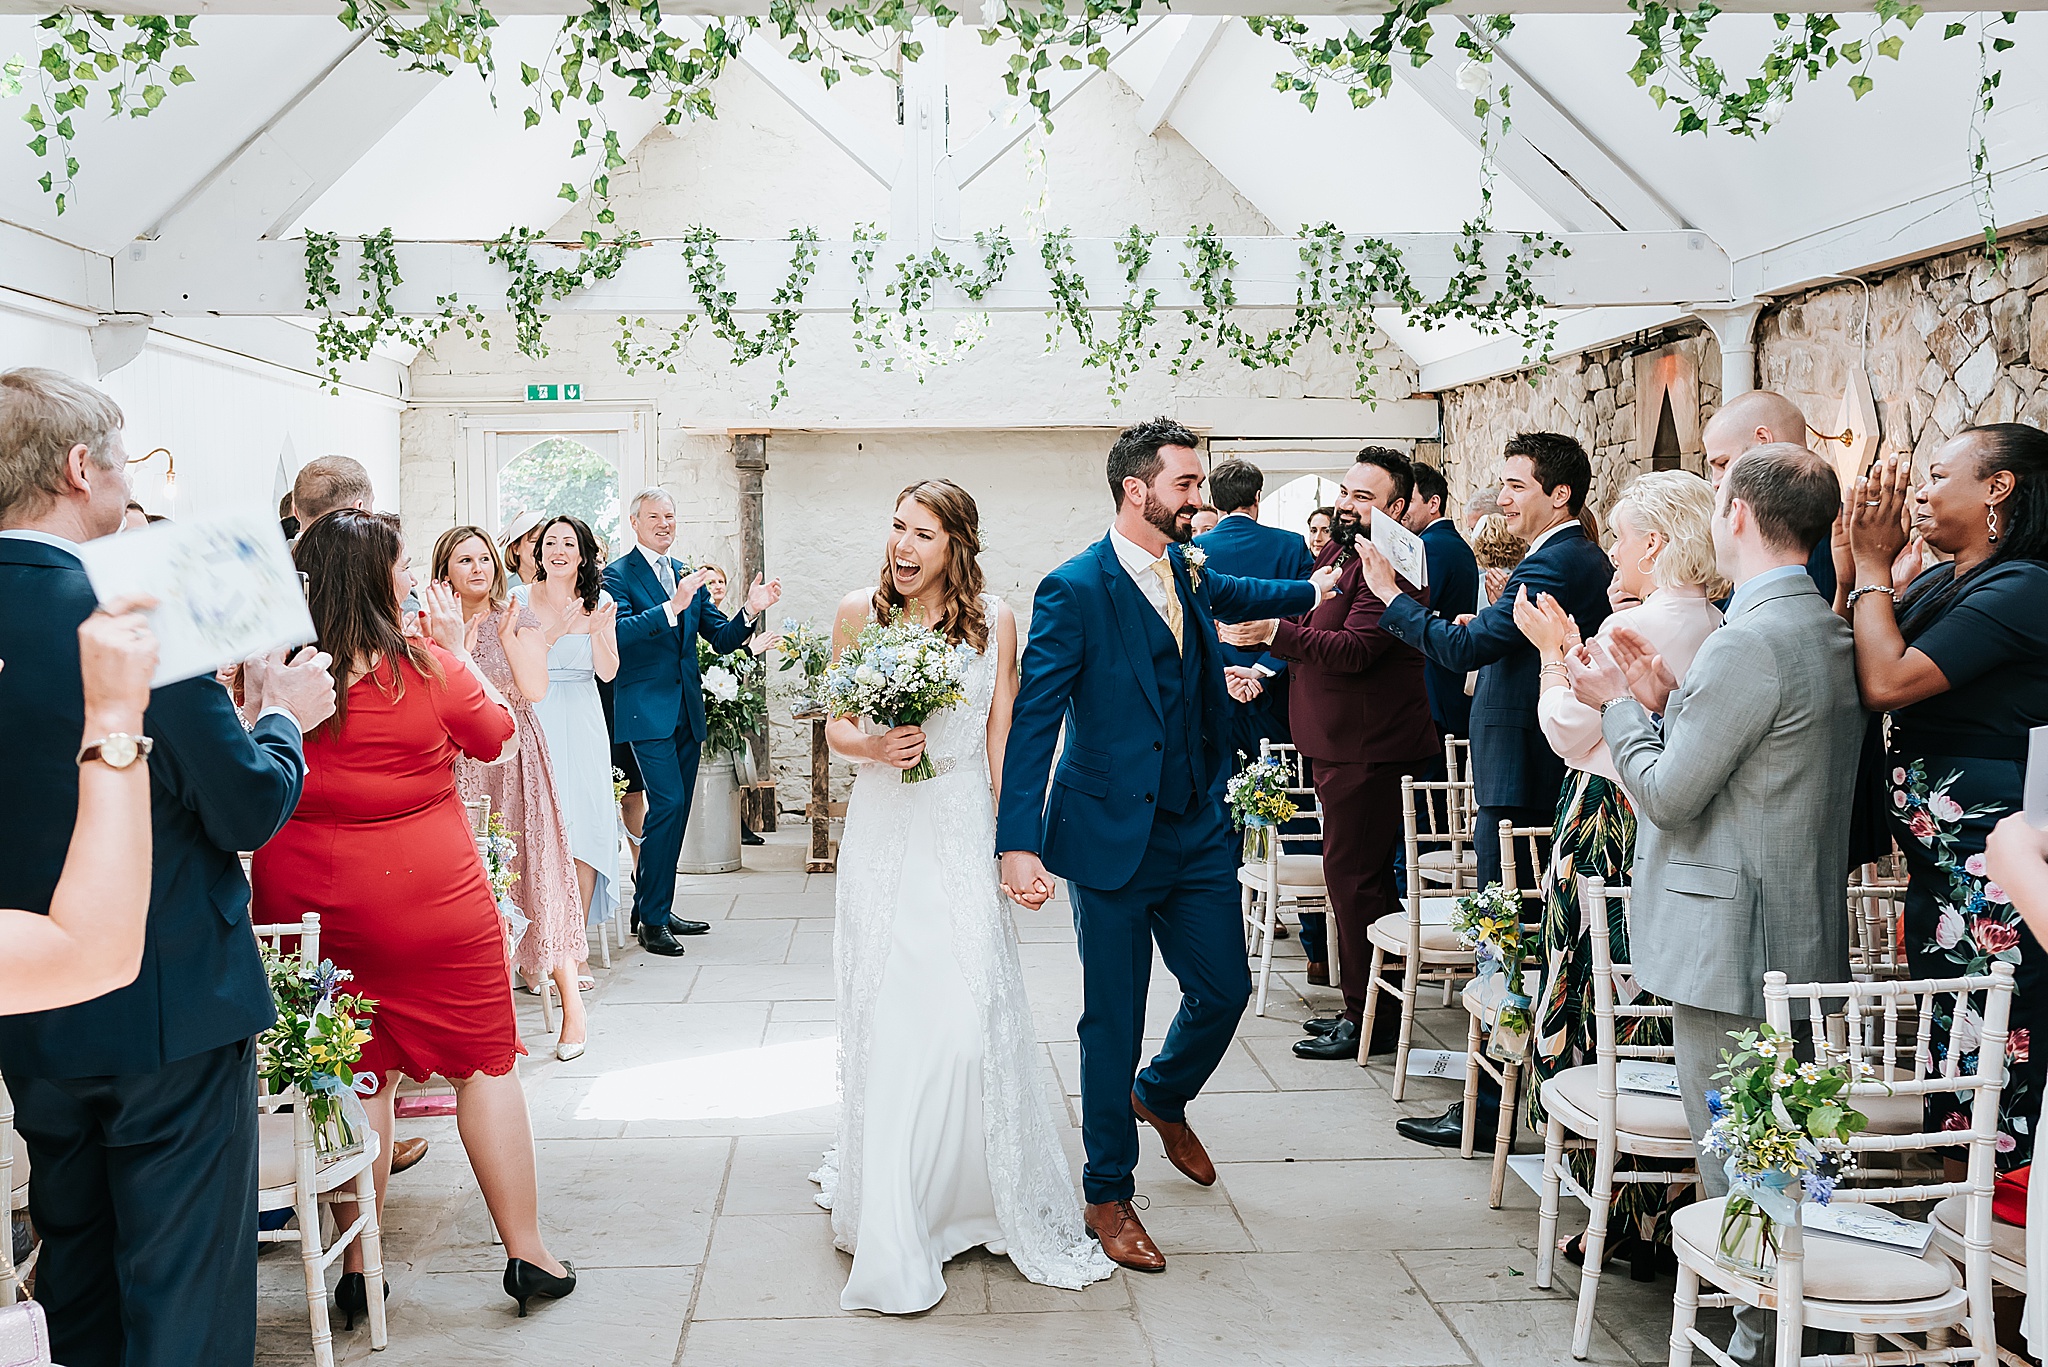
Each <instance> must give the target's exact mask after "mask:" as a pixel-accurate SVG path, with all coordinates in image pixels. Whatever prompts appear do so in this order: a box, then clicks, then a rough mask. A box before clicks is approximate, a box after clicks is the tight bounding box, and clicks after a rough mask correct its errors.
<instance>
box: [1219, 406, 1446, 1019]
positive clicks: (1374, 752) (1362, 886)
mask: <svg viewBox="0 0 2048 1367" xmlns="http://www.w3.org/2000/svg"><path fill="white" fill-rule="evenodd" d="M1414 489H1415V476H1414V473H1413V467H1412V466H1411V465H1410V463H1409V460H1408V457H1406V456H1404V455H1402V454H1401V453H1400V452H1399V451H1391V450H1388V449H1387V448H1385V447H1381V446H1368V447H1366V448H1365V449H1364V450H1362V451H1360V452H1359V453H1358V460H1357V462H1356V463H1355V464H1353V465H1352V467H1351V469H1350V470H1349V471H1347V472H1346V473H1345V476H1344V482H1343V486H1342V487H1341V488H1340V489H1339V490H1338V493H1337V504H1336V518H1335V526H1333V527H1332V529H1331V532H1332V536H1331V540H1330V544H1329V545H1327V546H1325V547H1324V548H1323V550H1322V553H1321V554H1320V555H1319V556H1317V557H1316V566H1317V568H1319V569H1320V568H1321V567H1322V566H1324V565H1333V564H1334V565H1337V566H1339V567H1340V568H1341V569H1342V570H1343V573H1342V575H1341V576H1340V577H1339V578H1338V580H1337V591H1336V594H1335V596H1333V597H1330V598H1326V599H1324V600H1323V602H1322V604H1321V605H1320V606H1319V607H1317V608H1315V609H1314V610H1313V611H1311V612H1310V613H1308V615H1307V616H1305V617H1299V618H1295V619H1292V620H1289V621H1266V622H1246V623H1243V624H1242V625H1240V626H1237V627H1224V628H1222V633H1223V635H1224V637H1225V639H1226V640H1232V641H1233V644H1238V645H1252V644H1254V643H1265V644H1266V647H1267V649H1269V650H1270V651H1271V652H1272V653H1273V654H1274V655H1277V656H1279V657H1280V658H1281V659H1283V660H1288V661H1292V662H1295V666H1294V670H1293V674H1294V690H1293V693H1292V694H1291V696H1290V699H1289V708H1290V714H1291V719H1292V722H1293V727H1294V743H1295V745H1297V746H1299V747H1300V749H1301V752H1302V753H1303V754H1305V755H1307V756H1308V757H1309V758H1310V759H1312V760H1314V761H1315V785H1316V796H1317V798H1318V799H1319V801H1320V802H1321V804H1322V808H1323V880H1324V883H1325V884H1326V886H1327V887H1328V889H1329V894H1330V910H1331V912H1332V913H1333V914H1334V915H1335V916H1336V918H1337V933H1338V956H1339V957H1338V962H1339V964H1340V965H1341V967H1342V971H1343V979H1344V1014H1343V1015H1341V1016H1339V1017H1336V1018H1334V1019H1330V1020H1320V1021H1310V1022H1309V1023H1308V1026H1307V1027H1306V1028H1307V1029H1308V1030H1309V1033H1310V1038H1308V1039H1305V1040H1300V1041H1297V1042H1296V1044H1295V1046H1294V1052H1295V1053H1296V1054H1297V1055H1298V1056H1299V1057H1302V1058H1319V1059H1356V1058H1357V1057H1358V1031H1359V1021H1360V1018H1361V1017H1362V1016H1363V1015H1364V1013H1365V985H1366V979H1367V976H1368V973H1369V971H1370V969H1371V967H1372V950H1371V947H1370V946H1369V945H1368V944H1367V943H1366V938H1365V931H1366V927H1367V926H1369V925H1371V924H1372V923H1373V922H1374V921H1375V920H1377V919H1379V918H1380V917H1382V916H1386V915H1389V914H1391V913H1393V912H1395V911H1397V910H1398V909H1399V902H1398V899H1397V897H1396V894H1395V891H1394V851H1395V849H1396V848H1398V846H1399V845H1400V842H1401V776H1402V775H1403V774H1420V773H1423V772H1424V771H1425V770H1426V769H1427V767H1428V765H1429V762H1430V761H1431V760H1432V759H1433V758H1436V757H1437V756H1438V755H1439V754H1440V752H1441V747H1442V742H1441V741H1440V740H1439V739H1438V737H1437V733H1436V726H1435V724H1434V723H1432V722H1431V721H1430V716H1429V693H1428V689H1427V686H1426V684H1425V683H1424V677H1423V669H1424V662H1423V658H1422V655H1421V652H1419V651H1417V650H1415V649H1414V648H1413V647H1411V646H1407V645H1404V644H1403V643H1402V642H1400V641H1398V640H1396V639H1395V638H1394V637H1393V636H1391V635H1389V634H1388V633H1387V632H1386V631H1384V630H1382V629H1381V627H1380V613H1381V612H1383V611H1384V610H1385V608H1386V605H1385V604H1384V603H1382V602H1381V601H1380V600H1379V599H1378V598H1376V597H1374V596H1373V593H1372V590H1371V589H1369V588H1367V587H1366V586H1365V582H1364V580H1363V579H1362V578H1361V577H1360V574H1359V565H1358V555H1357V552H1356V551H1355V550H1354V549H1353V548H1352V542H1353V541H1354V540H1355V539H1357V538H1361V537H1369V536H1370V535H1371V527H1370V522H1371V518H1372V510H1373V509H1374V508H1378V509H1379V510H1380V511H1381V512H1383V513H1385V514H1386V515H1387V516H1388V517H1391V518H1394V519H1395V520H1396V521H1398V520H1399V519H1400V517H1401V515H1402V513H1404V512H1406V511H1407V508H1408V500H1409V498H1410V497H1411V496H1412V494H1413V493H1414ZM1386 1015H1387V1013H1384V1012H1383V1013H1382V1019H1385V1018H1386Z"/></svg>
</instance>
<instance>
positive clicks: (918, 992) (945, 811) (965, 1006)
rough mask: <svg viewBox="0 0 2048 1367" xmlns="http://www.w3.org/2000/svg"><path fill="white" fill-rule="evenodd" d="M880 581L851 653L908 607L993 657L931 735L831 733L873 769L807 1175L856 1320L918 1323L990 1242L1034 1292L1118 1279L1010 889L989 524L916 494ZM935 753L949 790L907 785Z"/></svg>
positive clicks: (910, 730) (849, 881) (916, 731)
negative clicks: (986, 581) (1026, 968)
mask: <svg viewBox="0 0 2048 1367" xmlns="http://www.w3.org/2000/svg"><path fill="white" fill-rule="evenodd" d="M884 544H885V550H884V556H883V562H882V582H881V585H880V587H878V588H874V589H862V590H859V591H858V592H855V593H852V594H849V595H847V597H846V599H845V601H844V602H842V603H841V604H840V605H839V614H838V619H837V621H836V622H835V624H834V630H833V640H834V643H835V653H836V649H839V648H843V647H844V646H845V645H846V644H848V643H850V642H851V641H852V640H853V639H854V638H855V637H857V636H858V635H859V634H860V631H861V628H862V627H863V626H865V625H866V624H867V623H868V622H869V621H870V620H875V619H877V618H879V619H881V620H887V619H888V618H889V617H890V616H891V615H893V614H895V613H898V612H901V613H903V614H905V615H906V616H916V617H918V618H919V619H921V620H923V621H925V622H928V623H930V624H932V626H933V627H934V628H935V629H936V630H938V631H939V632H940V633H941V634H943V635H944V636H945V637H946V638H947V639H948V640H950V641H953V642H955V643H962V642H964V643H965V644H966V645H968V646H970V647H972V649H973V650H974V651H975V652H976V654H975V655H974V657H973V661H972V663H971V664H970V665H969V666H968V669H967V677H966V680H965V690H966V694H967V697H966V700H965V701H964V702H960V703H957V704H955V705H954V706H952V707H949V708H946V709H945V710H943V711H941V712H939V713H937V714H935V715H934V716H932V717H931V718H930V719H929V720H928V721H927V722H926V723H925V725H924V726H923V727H916V726H899V727H896V728H895V729H893V730H890V731H886V732H882V733H880V734H869V733H868V732H867V731H865V730H864V729H863V727H862V725H861V724H860V722H859V721H858V720H857V719H855V718H852V717H841V718H838V719H837V720H835V721H833V722H832V723H831V724H830V725H829V726H828V727H827V728H826V735H827V737H828V739H829V740H830V742H831V746H832V749H833V750H834V751H835V752H836V753H838V754H839V755H842V756H844V757H845V758H847V759H850V760H854V761H856V762H857V763H858V765H859V772H858V776H857V777H856V778H855V780H854V785H853V798H852V801H851V802H850V803H849V804H848V806H847V813H846V835H845V839H844V841H843V842H842V843H841V845H840V850H839V884H838V900H837V915H838V924H837V933H836V938H835V942H834V946H833V949H834V953H833V958H834V961H835V963H836V965H837V970H838V983H839V991H838V998H839V1072H840V1088H841V1094H842V1103H841V1107H840V1116H839V1134H838V1142H837V1144H836V1145H835V1146H834V1147H833V1149H832V1150H831V1151H829V1152H828V1153H827V1154H826V1155H825V1162H824V1166H823V1167H821V1168H820V1169H819V1170H818V1171H817V1172H815V1173H813V1174H812V1175H811V1177H812V1180H813V1181H815V1182H817V1183H818V1184H819V1186H820V1188H821V1191H820V1193H819V1196H818V1204H819V1205H821V1206H823V1207H825V1208H826V1209H827V1210H830V1211H831V1212H832V1232H833V1241H834V1243H835V1244H837V1246H838V1247H840V1248H841V1249H844V1250H845V1251H847V1252H849V1253H852V1254H853V1275H852V1277H851V1278H849V1279H848V1281H847V1283H846V1289H845V1291H844V1292H843V1293H842V1294H841V1295H840V1298H839V1304H840V1306H841V1307H842V1308H843V1309H847V1310H879V1311H882V1312H884V1313H887V1314H898V1315H902V1314H915V1313H916V1312H918V1311H921V1310H929V1309H930V1308H931V1307H932V1306H934V1305H936V1304H938V1302H939V1298H940V1297H941V1296H943V1295H945V1294H946V1281H945V1274H944V1271H943V1265H944V1263H945V1262H946V1260H947V1259H949V1258H952V1257H954V1256H955V1255H957V1254H959V1253H962V1252H965V1251H966V1250H967V1249H970V1248H973V1247H975V1246H976V1245H982V1244H985V1245H987V1246H988V1249H989V1251H990V1252H992V1253H1007V1254H1008V1255H1009V1257H1010V1261H1011V1262H1013V1263H1015V1264H1016V1265H1017V1270H1018V1271H1020V1272H1022V1273H1023V1274H1024V1275H1025V1276H1026V1277H1028V1278H1030V1279H1031V1280H1032V1281H1034V1282H1039V1283H1042V1284H1044V1285H1048V1286H1060V1287H1066V1288H1068V1289H1070V1290H1079V1289H1080V1288H1081V1287H1084V1286H1086V1285H1088V1284H1089V1283H1090V1282H1094V1281H1099V1280H1100V1279H1102V1278H1104V1277H1107V1276H1108V1275H1109V1274H1110V1272H1111V1271H1112V1270H1113V1268H1112V1265H1111V1264H1110V1262H1109V1260H1108V1259H1107V1258H1105V1257H1104V1256H1103V1254H1102V1251H1101V1248H1100V1246H1099V1245H1096V1244H1095V1243H1093V1242H1091V1241H1090V1240H1089V1238H1088V1235H1087V1232H1086V1231H1085V1230H1084V1229H1083V1228H1082V1224H1081V1211H1080V1206H1079V1203H1078V1199H1077V1197H1076V1196H1075V1192H1074V1185H1073V1177H1072V1174H1071V1173H1070V1172H1069V1170H1068V1167H1067V1160H1066V1155H1065V1153H1064V1152H1063V1151H1062V1150H1061V1148H1060V1141H1059V1136H1058V1134H1057V1132H1056V1131H1055V1129H1054V1127H1053V1115H1052V1108H1051V1106H1050V1105H1049V1104H1048V1100H1047V1096H1046V1091H1045V1087H1044V1084H1043V1081H1042V1079H1041V1076H1040V1070H1039V1068H1038V1065H1037V1053H1038V1050H1037V1045H1036V1043H1035V1038H1036V1037H1035V1034H1034V1032H1033V1030H1032V1026H1031V1007H1030V1004H1029V1003H1028V1002H1027V1001H1026V1000H1025V997H1024V978H1023V973H1022V970H1021V969H1020V967H1019V964H1018V961H1017V944H1016V936H1015V934H1014V933H1013V932H1012V930H1011V927H1010V921H1009V914H1008V910H1007V908H1008V903H1007V902H1005V900H1004V899H1003V897H1002V894H1001V892H1000V890H999V888H998V887H997V883H996V866H995V855H994V851H995V816H994V803H993V787H994V781H993V779H992V777H991V776H992V775H999V774H1001V773H1002V771H1003V742H1004V740H1005V739H1006V737H1007V736H1008V734H1009V729H1010V706H1011V703H1012V702H1014V701H1015V699H1016V696H1017V619H1016V618H1015V617H1014V616H1012V615H1011V613H1010V609H1009V606H1008V605H1007V604H1005V603H1004V602H1002V601H1001V600H1000V599H998V598H996V597H995V596H994V595H992V594H985V593H983V592H982V591H981V587H982V577H981V566H980V565H979V563H977V561H976V558H975V557H976V556H977V555H978V554H979V553H980V550H981V537H980V514H979V513H978V512H977V510H976V509H975V506H974V500H973V498H971V497H970V496H969V495H968V493H967V491H966V490H964V489H962V488H961V487H960V486H959V485H957V484H954V483H953V482H952V481H951V480H943V479H935V480H925V481H923V482H922V483H918V484H913V485H911V486H910V487H909V488H908V489H905V490H904V491H903V492H902V493H901V494H900V495H898V496H897V500H896V511H895V515H894V519H893V522H892V524H891V527H890V531H889V536H888V539H887V541H886V542H885V543H884ZM927 750H929V751H930V752H931V756H932V762H933V765H934V766H935V767H936V768H937V770H938V775H937V777H935V778H929V779H926V780H924V781H923V782H921V783H905V782H903V780H902V775H901V774H900V773H899V772H898V771H899V770H903V769H908V768H909V767H910V766H911V765H913V764H915V763H916V762H917V759H918V756H919V755H921V754H923V753H924V752H925V751H927Z"/></svg>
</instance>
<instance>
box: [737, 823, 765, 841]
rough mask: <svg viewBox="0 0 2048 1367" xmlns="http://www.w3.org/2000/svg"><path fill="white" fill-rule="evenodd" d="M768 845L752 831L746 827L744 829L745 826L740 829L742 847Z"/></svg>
mask: <svg viewBox="0 0 2048 1367" xmlns="http://www.w3.org/2000/svg"><path fill="white" fill-rule="evenodd" d="M767 843H768V842H767V841H765V840H763V839H762V838H761V837H760V836H758V835H755V834H754V833H753V832H752V831H750V830H748V829H747V828H746V827H744V826H742V827H740V844H742V845H765V844H767Z"/></svg>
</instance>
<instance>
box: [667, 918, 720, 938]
mask: <svg viewBox="0 0 2048 1367" xmlns="http://www.w3.org/2000/svg"><path fill="white" fill-rule="evenodd" d="M668 933H669V934H671V935H709V934H710V933H711V923H710V922H709V921H685V920H684V919H683V918H682V917H680V916H671V917H669V918H668Z"/></svg>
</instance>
